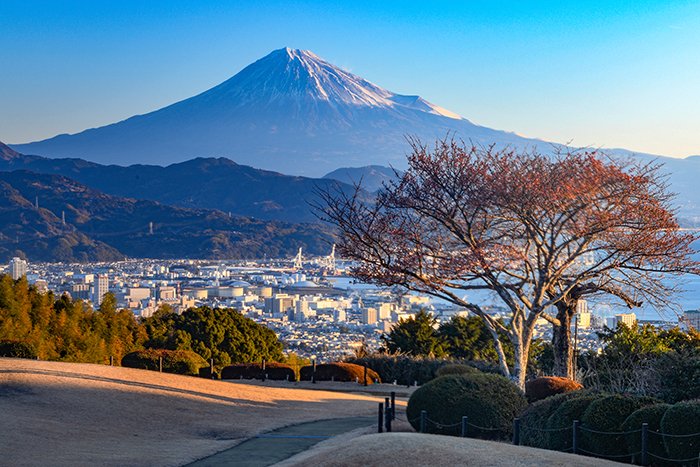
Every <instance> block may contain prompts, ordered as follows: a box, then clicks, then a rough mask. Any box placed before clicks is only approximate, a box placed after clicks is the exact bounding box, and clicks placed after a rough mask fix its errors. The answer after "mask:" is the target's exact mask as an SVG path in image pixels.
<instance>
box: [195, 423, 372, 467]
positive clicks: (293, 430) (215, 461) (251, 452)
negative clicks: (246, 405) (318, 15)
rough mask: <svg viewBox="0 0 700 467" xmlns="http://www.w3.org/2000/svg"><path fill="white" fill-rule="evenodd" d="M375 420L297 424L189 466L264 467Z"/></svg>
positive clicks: (247, 441)
mask: <svg viewBox="0 0 700 467" xmlns="http://www.w3.org/2000/svg"><path fill="white" fill-rule="evenodd" d="M373 423H376V419H375V418H374V417H352V418H335V419H332V420H319V421H315V422H307V423H300V424H298V425H291V426H287V427H284V428H279V429H277V430H274V431H270V432H267V433H262V434H260V435H258V436H256V437H254V438H250V439H248V440H246V441H243V442H242V443H241V444H238V445H236V446H234V447H232V448H230V449H226V450H225V451H221V452H219V453H216V454H213V455H211V456H209V457H205V458H204V459H200V460H198V461H195V462H193V463H191V464H188V466H189V467H214V466H229V465H230V466H234V465H235V466H244V467H263V466H268V465H272V464H275V463H277V462H280V461H283V460H285V459H288V458H290V457H292V456H293V455H295V454H298V453H300V452H302V451H305V450H307V449H309V448H310V447H312V446H313V445H315V444H316V443H319V442H321V441H324V440H326V439H328V438H332V437H333V436H337V435H339V434H342V433H347V432H348V431H352V430H356V429H358V428H363V427H367V426H371V425H372V424H373Z"/></svg>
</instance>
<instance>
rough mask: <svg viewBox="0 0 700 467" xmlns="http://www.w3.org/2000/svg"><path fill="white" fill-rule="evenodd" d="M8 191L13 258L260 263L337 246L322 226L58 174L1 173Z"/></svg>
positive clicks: (2, 227)
mask: <svg viewBox="0 0 700 467" xmlns="http://www.w3.org/2000/svg"><path fill="white" fill-rule="evenodd" d="M0 188H1V190H0V222H1V223H0V256H5V257H7V256H11V255H14V254H17V251H18V250H19V251H22V252H24V253H25V254H26V255H27V256H28V257H29V259H30V260H34V261H110V260H114V259H118V258H123V257H124V256H129V257H135V258H154V257H157V258H183V257H186V258H217V259H226V258H259V257H263V256H265V255H267V256H273V257H281V256H287V255H291V254H292V253H293V252H294V251H296V249H297V248H299V247H303V248H304V249H305V250H307V251H309V252H310V253H312V254H314V253H316V254H321V253H323V252H325V251H326V250H327V249H328V247H329V246H328V245H329V244H330V243H332V237H331V235H330V233H329V232H328V231H327V230H324V228H323V226H319V225H311V224H291V223H284V222H272V221H261V220H255V219H250V218H246V217H242V216H230V215H228V214H226V213H224V212H221V211H216V210H205V209H186V208H178V207H172V206H168V205H164V204H160V203H157V202H153V201H144V200H136V199H132V198H122V197H117V196H112V195H107V194H104V193H101V192H99V191H97V190H94V189H91V188H89V187H86V186H84V185H82V184H80V183H78V182H76V181H74V180H71V179H68V178H66V177H61V176H58V175H46V174H35V173H32V172H27V171H15V172H0ZM37 201H38V203H39V206H38V207H37V206H36V202H37ZM64 216H65V224H63V217H64ZM151 230H152V231H151Z"/></svg>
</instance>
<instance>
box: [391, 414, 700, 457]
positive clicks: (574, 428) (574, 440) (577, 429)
mask: <svg viewBox="0 0 700 467" xmlns="http://www.w3.org/2000/svg"><path fill="white" fill-rule="evenodd" d="M379 405H380V411H384V412H386V413H390V412H391V413H393V418H392V419H395V420H400V421H403V422H408V423H410V424H411V425H413V426H414V427H415V426H416V424H418V432H419V433H427V432H428V426H429V424H430V425H431V426H433V427H435V428H436V429H437V430H446V429H453V428H456V427H461V429H460V436H461V437H467V436H468V435H469V433H470V429H471V430H477V431H482V432H495V431H503V427H486V426H481V425H477V424H475V423H471V422H470V421H469V418H468V417H467V416H463V417H462V418H461V420H460V421H459V422H455V423H443V422H439V421H436V420H433V419H432V418H430V417H428V413H427V411H425V410H422V411H421V413H420V415H419V416H418V417H415V418H412V419H410V418H408V415H407V414H405V418H403V417H400V416H398V415H397V414H396V409H395V408H394V407H393V406H392V407H391V408H390V409H388V408H386V407H382V404H381V403H380V404H379ZM520 422H521V421H520V419H518V418H516V419H515V420H513V439H512V443H513V444H515V445H520V439H521V438H520V437H521V434H522V433H523V432H528V431H531V432H540V433H563V432H569V431H570V432H571V446H570V447H567V448H566V449H561V450H560V452H567V453H572V454H583V455H587V456H593V457H598V458H603V459H611V460H624V459H627V460H628V462H630V463H634V462H639V463H640V464H641V465H649V464H650V460H651V459H652V458H653V459H656V460H658V461H663V462H672V463H678V464H685V463H688V462H695V461H698V462H699V464H698V465H699V466H700V446H698V455H697V456H695V457H690V458H685V459H673V458H669V457H665V456H661V455H659V454H657V453H655V452H652V451H650V449H649V439H648V435H649V434H653V435H656V436H660V437H662V438H678V439H688V438H694V437H697V438H698V440H700V433H688V434H667V433H662V432H660V431H654V430H649V426H648V424H647V423H643V424H642V426H641V428H638V429H635V430H629V431H601V430H596V429H593V428H589V427H586V426H582V425H581V422H580V421H578V420H574V422H573V423H572V425H571V426H568V427H559V428H541V427H537V426H528V425H523V424H521V423H520ZM387 431H391V430H390V428H389V429H387ZM380 432H381V428H380ZM582 433H590V434H593V435H596V436H614V437H616V438H620V437H630V436H634V435H639V436H640V441H641V449H639V450H636V451H635V452H628V453H622V454H618V453H601V452H594V451H591V450H588V449H586V448H583V447H581V439H580V437H581V434H582ZM586 447H588V446H586Z"/></svg>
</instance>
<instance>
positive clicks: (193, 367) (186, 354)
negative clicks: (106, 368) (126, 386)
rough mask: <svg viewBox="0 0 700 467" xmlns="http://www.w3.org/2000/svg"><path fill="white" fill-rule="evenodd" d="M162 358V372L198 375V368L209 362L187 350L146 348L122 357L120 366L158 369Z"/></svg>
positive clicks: (205, 365) (206, 365)
mask: <svg viewBox="0 0 700 467" xmlns="http://www.w3.org/2000/svg"><path fill="white" fill-rule="evenodd" d="M161 357H162V358H163V372H164V373H176V374H179V375H190V376H198V375H199V369H200V368H204V367H208V366H209V364H208V363H207V362H206V361H205V360H204V359H203V358H202V357H201V356H199V354H197V353H195V352H192V351H189V350H165V349H147V350H137V351H136V352H131V353H128V354H126V355H124V357H123V358H122V366H124V367H128V368H139V369H142V370H154V371H158V366H159V358H161Z"/></svg>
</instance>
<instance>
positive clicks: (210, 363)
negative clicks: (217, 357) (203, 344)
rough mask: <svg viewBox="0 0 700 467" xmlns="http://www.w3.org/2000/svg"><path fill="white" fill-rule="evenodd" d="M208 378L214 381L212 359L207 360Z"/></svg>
mask: <svg viewBox="0 0 700 467" xmlns="http://www.w3.org/2000/svg"><path fill="white" fill-rule="evenodd" d="M209 377H210V378H211V379H214V359H213V358H210V359H209Z"/></svg>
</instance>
